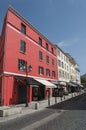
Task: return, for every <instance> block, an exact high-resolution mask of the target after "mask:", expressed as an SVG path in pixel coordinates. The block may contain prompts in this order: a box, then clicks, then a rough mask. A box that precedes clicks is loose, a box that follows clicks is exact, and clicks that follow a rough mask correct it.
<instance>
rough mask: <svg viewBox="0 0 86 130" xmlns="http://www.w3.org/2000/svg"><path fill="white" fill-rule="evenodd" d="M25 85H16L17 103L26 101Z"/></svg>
mask: <svg viewBox="0 0 86 130" xmlns="http://www.w3.org/2000/svg"><path fill="white" fill-rule="evenodd" d="M26 92H27V91H26V87H25V86H18V104H22V103H25V101H26Z"/></svg>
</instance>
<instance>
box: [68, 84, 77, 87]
mask: <svg viewBox="0 0 86 130" xmlns="http://www.w3.org/2000/svg"><path fill="white" fill-rule="evenodd" d="M68 84H69V85H70V86H73V87H76V85H75V84H73V83H68Z"/></svg>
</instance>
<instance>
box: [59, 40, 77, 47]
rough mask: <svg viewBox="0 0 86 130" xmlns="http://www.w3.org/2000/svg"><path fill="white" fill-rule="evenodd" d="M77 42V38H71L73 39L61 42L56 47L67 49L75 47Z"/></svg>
mask: <svg viewBox="0 0 86 130" xmlns="http://www.w3.org/2000/svg"><path fill="white" fill-rule="evenodd" d="M78 42H79V38H73V39H70V40H64V41H61V42H59V43H57V45H58V46H59V47H67V46H72V45H75V44H77V43H78Z"/></svg>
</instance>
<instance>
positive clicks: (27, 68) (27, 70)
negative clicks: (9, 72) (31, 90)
mask: <svg viewBox="0 0 86 130" xmlns="http://www.w3.org/2000/svg"><path fill="white" fill-rule="evenodd" d="M31 70H32V66H31V65H29V66H27V64H26V104H25V106H26V107H28V72H30V71H31ZM29 86H30V83H29Z"/></svg>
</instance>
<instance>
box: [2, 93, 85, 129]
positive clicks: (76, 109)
mask: <svg viewBox="0 0 86 130" xmlns="http://www.w3.org/2000/svg"><path fill="white" fill-rule="evenodd" d="M48 129H49V130H86V94H83V95H80V96H78V97H75V98H73V99H70V100H68V101H64V102H62V103H59V104H57V105H54V106H52V107H49V108H47V109H45V110H41V111H37V112H36V113H33V114H28V115H25V116H23V117H19V118H17V119H14V120H10V121H6V122H3V123H0V130H48Z"/></svg>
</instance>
